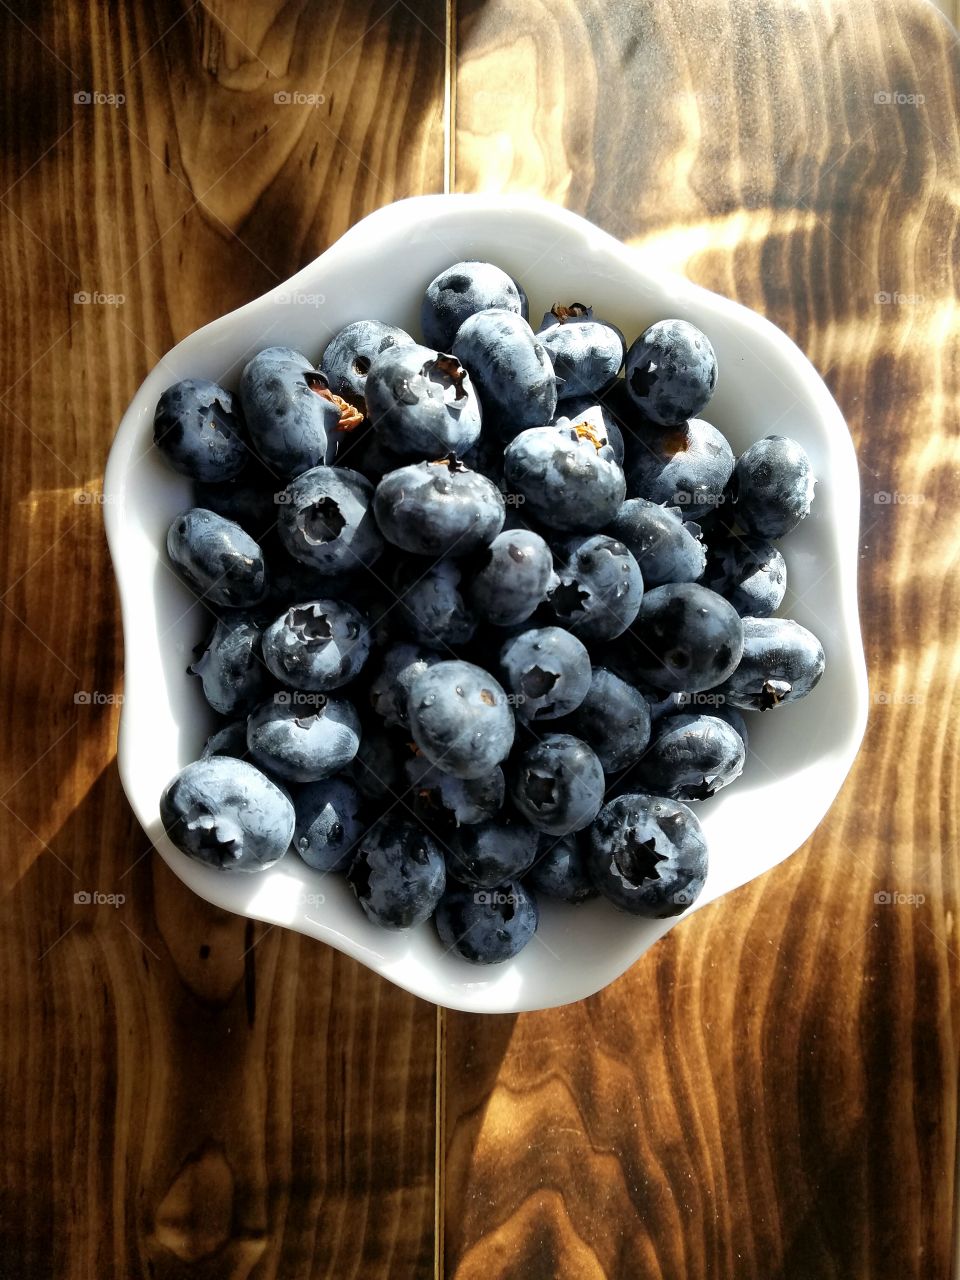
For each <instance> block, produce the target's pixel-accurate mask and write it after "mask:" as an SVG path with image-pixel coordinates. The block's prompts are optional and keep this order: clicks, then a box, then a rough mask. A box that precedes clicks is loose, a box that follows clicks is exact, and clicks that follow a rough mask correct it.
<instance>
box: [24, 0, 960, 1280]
mask: <svg viewBox="0 0 960 1280" xmlns="http://www.w3.org/2000/svg"><path fill="white" fill-rule="evenodd" d="M0 24H2V37H3V38H2V54H0V57H2V68H3V70H2V77H0V80H2V85H3V89H2V92H3V98H4V111H3V119H2V131H3V132H2V181H0V220H2V228H3V234H2V240H0V255H2V256H0V262H2V270H0V287H2V290H3V294H4V305H3V309H2V312H0V316H2V332H3V342H2V346H0V387H2V388H3V390H2V393H0V415H2V426H3V433H4V439H5V465H4V466H3V488H4V493H3V505H2V511H3V537H2V554H3V556H4V559H5V566H4V570H5V571H4V582H3V592H4V594H3V596H2V602H3V626H2V630H0V644H2V650H0V672H2V678H3V681H4V685H5V690H4V705H5V708H6V715H5V728H6V735H7V740H6V747H5V750H4V752H3V757H2V792H0V815H2V820H3V845H2V848H3V863H2V866H3V887H4V894H3V899H2V905H0V972H2V975H3V978H2V984H0V1098H2V1099H3V1113H2V1123H0V1276H2V1277H3V1280H49V1278H50V1277H56V1280H110V1278H112V1277H118V1278H121V1280H128V1278H131V1277H141V1276H152V1277H158V1278H160V1280H174V1278H176V1277H183V1278H186V1277H198V1278H204V1280H206V1278H213V1277H216V1278H217V1280H220V1278H221V1277H231V1278H236V1280H242V1278H243V1277H247V1276H250V1277H253V1278H255V1280H266V1278H267V1277H280V1278H282V1280H307V1277H310V1278H311V1280H312V1278H315V1277H331V1278H334V1280H347V1278H348V1277H358V1278H360V1280H379V1278H380V1277H383V1278H385V1280H386V1278H389V1280H407V1278H408V1277H409V1278H411V1280H420V1278H421V1277H424V1278H428V1277H432V1276H434V1275H437V1276H444V1277H456V1280H500V1278H502V1277H509V1278H511V1280H513V1278H516V1280H601V1278H603V1280H612V1278H613V1277H617V1280H660V1278H662V1280H770V1278H771V1277H782V1278H783V1280H908V1278H910V1277H916V1278H917V1280H947V1277H948V1276H949V1275H950V1274H951V1254H952V1248H953V1246H952V1236H953V1230H954V1217H955V1215H954V1202H955V1190H956V1188H955V1180H954V1166H955V1156H956V1141H957V1066H958V1038H960V1028H958V1014H960V1009H958V999H957V980H958V942H957V912H958V907H960V902H958V872H960V856H958V830H957V825H958V795H957V740H958V733H960V717H958V716H957V714H956V702H955V699H956V690H957V682H958V677H960V648H958V646H957V644H956V641H955V636H956V628H957V618H958V608H960V599H958V594H960V593H958V584H960V579H958V575H957V572H956V562H957V555H958V552H957V547H958V541H957V532H958V530H957V522H956V519H955V516H954V513H955V511H956V509H957V506H958V485H960V467H958V462H960V452H958V443H957V428H956V423H957V407H958V393H960V376H958V375H960V364H958V324H957V322H958V308H957V300H956V299H957V291H956V276H957V254H958V244H960V236H958V218H957V209H958V196H960V184H958V170H960V164H958V160H960V139H958V123H957V122H958V111H957V107H958V101H957V99H958V77H957V68H958V50H957V42H956V35H955V32H954V31H953V30H952V29H951V28H950V27H949V26H948V24H947V22H946V21H945V20H944V19H942V18H941V17H940V16H939V15H938V14H937V13H936V11H935V10H934V9H933V8H932V7H931V6H929V5H927V4H926V3H924V2H923V0H903V2H902V3H896V4H895V3H889V2H886V0H783V2H778V0H751V2H750V3H748V2H747V0H728V2H726V3H724V2H721V0H702V3H699V4H697V3H693V0H684V2H683V3H681V2H680V0H660V2H659V3H657V2H656V0H633V2H632V3H626V4H616V5H611V4H606V3H603V0H581V2H580V3H576V4H575V3H573V2H572V0H553V2H552V3H538V2H537V0H510V2H509V3H508V2H507V0H489V2H487V3H484V2H483V0H459V3H454V0H449V3H448V8H447V9H446V10H445V9H444V7H443V4H442V3H441V0H423V2H422V3H420V4H418V5H413V4H408V3H407V2H406V0H369V2H364V0H357V3H354V4H350V5H346V4H343V5H337V4H329V5H323V4H320V3H314V2H312V0H286V2H285V3H284V2H283V0H249V2H248V3H245V4H240V3H234V4H228V3H227V0H216V3H214V2H213V0H210V2H208V3H206V4H202V3H190V2H189V0H154V3H150V4H148V3H145V0H127V3H126V4H124V5H120V6H115V5H111V4H108V3H107V0H87V2H83V0H73V2H72V3H67V2H66V0H64V2H63V3H60V4H57V5H47V6H42V7H41V6H37V5H35V4H30V3H27V0H2V3H0ZM283 91H286V92H290V93H294V92H299V93H307V94H310V93H313V94H322V95H323V97H324V101H323V104H322V105H320V106H311V105H298V104H297V103H296V102H293V103H290V104H287V105H284V104H282V103H277V102H276V101H275V97H274V95H275V94H276V93H277V92H283ZM83 94H87V95H90V96H92V97H93V100H92V101H88V100H85V99H84V98H82V97H78V95H83ZM111 95H112V96H113V98H114V101H112V102H111V101H110V97H111ZM119 95H123V101H122V102H117V101H116V98H117V97H118V96H119ZM104 96H105V97H104ZM445 186H446V187H448V188H449V189H451V190H464V191H469V190H478V189H479V190H495V191H507V190H510V191H517V190H524V191H535V192H538V193H540V194H542V195H544V196H547V197H550V198H551V199H554V200H557V201H561V202H563V203H565V204H567V205H568V206H569V207H571V208H573V209H575V210H577V211H578V212H581V213H583V214H585V215H586V216H587V217H589V218H591V219H593V220H594V221H595V222H597V223H599V224H600V225H601V226H603V227H605V228H606V229H607V230H609V231H611V232H613V233H614V234H615V235H618V236H621V237H623V238H624V239H627V240H629V241H630V242H631V243H632V244H634V245H636V246H637V247H638V248H639V249H640V250H641V251H642V252H644V253H646V254H648V255H649V257H650V260H651V261H654V262H657V263H660V264H663V265H667V266H670V267H674V268H677V269H680V270H683V271H685V272H687V273H688V274H689V275H690V276H691V277H692V278H694V279H696V280H697V281H699V282H701V283H702V284H705V285H707V286H708V287H710V288H713V289H717V290H719V291H721V292H722V293H726V294H729V295H731V296H733V297H736V298H738V299H740V300H741V301H743V302H745V303H747V304H748V305H750V306H753V307H756V308H758V309H759V310H760V311H762V312H763V313H764V314H765V315H767V316H769V317H770V318H771V319H772V320H773V321H775V322H776V323H777V324H779V325H781V326H782V327H783V328H784V329H785V330H786V331H787V332H788V333H790V334H791V335H792V336H793V337H794V338H795V339H796V341H797V342H798V343H799V344H800V346H801V347H802V348H803V349H804V350H805V351H806V352H807V353H808V354H809V355H810V357H811V359H812V360H813V361H814V363H815V364H816V365H817V367H818V368H819V369H820V370H821V372H822V373H823V375H824V376H825V377H826V379H827V381H828V382H829V384H830V387H831V389H832V391H833V392H834V394H835V396H836V397H837V399H838V401H839V403H840V405H841V407H842V409H843V410H844V412H845V414H846V416H847V420H848V422H849V423H850V427H851V430H852V432H853V434H854V437H855V439H856V443H857V447H858V449H859V454H860V460H861V474H862V481H863V507H862V559H861V566H862V579H861V597H860V598H861V611H862V617H863V625H864V629H865V639H866V646H867V653H868V661H869V665H870V672H871V689H872V692H873V702H874V706H873V708H872V716H871V723H870V728H869V731H868V735H867V740H866V743H865V745H864V749H863V751H862V753H861V755H860V758H859V761H858V763H857V765H856V767H855V769H854V771H853V774H852V776H851V778H850V780H849V782H848V783H847V785H846V787H845V788H844V791H843V793H842V795H841V797H840V800H839V801H838V802H837V804H836V805H835V806H834V808H833V810H832V812H831V814H830V816H829V817H828V819H827V820H826V821H825V822H824V823H823V825H822V826H821V828H820V830H819V831H818V832H817V834H816V836H815V837H814V838H813V839H812V840H811V841H810V842H809V843H808V844H807V845H806V846H805V847H804V849H803V850H802V851H801V852H800V853H798V854H797V855H796V856H795V857H794V858H792V859H790V860H789V862H787V863H786V864H785V865H784V866H782V867H780V868H778V869H777V870H776V871H774V872H772V873H770V874H769V875H767V876H765V877H764V878H763V879H762V880H761V881H759V882H755V883H754V884H752V885H749V886H747V887H746V888H744V889H742V890H740V891H739V892H737V893H735V894H733V895H732V896H731V897H729V898H727V899H725V900H724V901H723V902H721V903H719V904H717V905H715V906H712V907H710V908H709V909H707V910H705V911H704V912H702V913H701V914H699V915H698V916H697V917H696V918H695V919H693V920H691V921H690V922H689V923H688V924H687V925H685V926H683V927H681V928H678V929H677V930H676V931H674V932H673V933H671V934H670V936H669V937H668V938H667V939H666V940H665V941H663V942H662V943H661V944H660V945H658V946H657V947H655V948H654V949H653V950H652V951H651V952H650V953H649V954H648V955H647V956H646V957H645V958H644V959H643V960H642V961H641V962H640V963H639V964H637V965H636V966H635V967H634V968H633V969H632V970H631V971H630V972H629V973H628V974H627V975H626V976H625V977H623V978H622V979H621V980H620V981H619V982H617V983H616V984H614V985H613V986H612V987H611V988H610V989H608V990H607V991H605V992H603V993H602V994H600V995H598V996H596V997H595V998H593V999H591V1000H588V1001H585V1002H584V1003H582V1004H578V1005H575V1006H573V1007H570V1008H565V1009H560V1010H556V1011H553V1012H549V1013H543V1014H525V1015H523V1016H521V1017H516V1018H512V1017H503V1018H480V1017H466V1016H461V1015H454V1014H446V1013H438V1012H437V1010H435V1009H434V1008H432V1007H431V1006H429V1005H426V1004H423V1003H421V1002H419V1001H417V1000H416V999H414V998H412V997H409V996H406V995H404V994H402V993H400V992H398V991H397V990H395V989H394V988H392V987H391V986H388V985H387V984H386V983H384V982H382V981H380V980H378V979H377V978H375V977H373V976H372V975H370V974H369V973H368V972H366V971H365V970H363V969H361V968H359V967H358V966H357V965H356V964H354V963H353V962H351V961H349V960H347V959H345V958H343V957H341V956H339V955H337V954H335V953H334V952H332V951H330V950H328V949H327V948H325V947H323V946H321V945H319V944H316V943H313V942H309V941H307V940H305V939H303V938H300V937H297V936H294V935H292V934H288V933H284V932H283V931H281V930H279V929H272V930H270V929H263V928H261V927H254V926H253V925H251V924H248V923H246V922H245V921H243V920H240V919H235V918H233V917H230V916H227V915H224V914H222V913H219V912H217V911H215V910H213V909H212V908H210V907H208V906H206V905H205V904H204V903H203V902H201V901H199V900H198V899H196V898H194V897H191V896H190V894H189V893H188V892H187V891H186V890H185V889H184V888H183V887H182V886H181V885H180V883H179V882H178V881H177V880H176V879H175V878H174V877H173V876H172V875H171V874H170V873H169V872H168V871H167V870H166V868H165V866H164V864H163V863H162V862H161V861H160V860H159V858H157V857H156V856H154V855H151V854H149V850H148V846H147V842H146V840H145V837H144V836H143V834H142V832H141V831H140V830H139V828H138V827H137V825H136V823H135V822H134V820H133V819H132V817H131V815H130V813H129V811H128V809H127V807H126V804H125V803H124V798H123V795H122V793H121V790H120V786H119V783H118V780H117V774H116V769H115V766H114V751H115V735H116V707H115V705H114V697H115V694H116V693H117V692H118V691H119V690H120V689H121V687H122V686H121V654H122V649H121V634H120V627H119V622H118V613H117V606H116V595H115V591H114V587H113V583H112V578H111V572H110V567H109V564H108V560H107V553H106V548H105V545H104V539H103V532H102V522H101V510H100V505H99V503H98V500H97V499H98V492H99V478H100V475H101V471H102V467H103V461H104V456H105V454H106V450H107V448H108V445H109V443H110V440H111V437H112V434H113V431H114V428H115V426H116V423H117V422H118V420H119V418H120V415H121V413H122V411H123V409H124V407H125V406H126V404H127V402H128V400H129V399H130V397H131V395H132V393H133V392H134V390H135V389H136V387H137V385H138V384H139V382H140V379H141V378H142V377H143V375H144V374H145V373H146V371H147V370H148V369H149V368H150V367H151V366H152V365H153V363H154V362H155V361H156V360H157V358H158V357H159V356H160V355H161V354H162V352H163V351H164V350H165V349H166V348H168V347H169V346H171V345H172V344H173V343H174V342H176V341H177V340H178V339H180V338H181V337H182V336H183V335H185V334H186V333H188V332H190V331H191V330H192V329H194V328H196V327H197V326H198V325H200V324H202V323H204V322H205V321H207V320H210V319H212V318H213V317H214V316H217V315H219V314H221V313H222V312H224V311H228V310H230V309H231V308H233V307H235V306H237V305H238V304H240V303H242V302H244V301H245V300H247V299H249V298H252V297H254V296H255V295H257V294H259V293H260V292H262V291H263V290H264V289H266V288H267V287H268V286H270V285H272V284H274V283H275V282H276V281H278V280H280V279H283V278H285V277H286V276H288V275H289V274H290V273H291V272H293V271H294V270H295V269H297V268H298V267H300V266H301V265H302V264H304V263H305V262H307V261H309V260H310V259H311V258H313V257H314V256H315V255H316V254H318V253H320V252H321V251H322V250H323V249H324V248H325V247H326V246H327V245H328V244H329V243H330V242H331V241H332V240H334V239H336V237H337V236H339V235H340V234H341V233H342V232H343V231H345V230H346V228H347V227H348V226H350V224H351V223H352V222H354V221H355V220H356V219H357V218H359V217H360V216H362V215H363V214H364V213H366V212H367V211H369V210H370V209H373V208H375V207H377V206H379V205H382V204H384V203H386V202H388V201H390V200H394V199H397V198H399V197H402V196H406V195H411V194H414V193H418V192H432V191H441V190H443V189H444V188H445ZM83 297H90V298H91V299H92V300H91V301H88V302H86V303H84V302H83V301H82V299H83ZM881 495H892V500H891V501H889V502H887V501H884V500H882V498H881ZM81 693H82V694H85V695H89V697H86V698H84V699H81V698H80V697H79V695H80V694H81ZM93 890H98V891H100V892H101V893H107V894H110V893H113V894H122V895H124V898H125V901H124V902H123V903H122V905H119V906H108V905H103V906H99V907H97V906H92V905H84V904H82V903H78V902H77V901H76V895H77V894H78V893H82V892H84V891H88V892H89V891H93ZM883 891H889V892H891V893H892V892H897V893H900V894H908V895H914V896H916V895H922V896H923V899H924V900H923V902H922V904H921V905H907V904H901V905H893V904H891V905H884V904H883V903H882V902H878V901H877V899H876V895H877V894H878V893H881V892H883Z"/></svg>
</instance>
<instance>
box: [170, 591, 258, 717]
mask: <svg viewBox="0 0 960 1280" xmlns="http://www.w3.org/2000/svg"><path fill="white" fill-rule="evenodd" d="M188 669H189V671H190V674H191V675H195V676H199V677H200V680H201V683H202V685H203V696H204V697H205V698H206V700H207V701H208V702H209V703H210V705H211V707H213V709H214V711H218V712H219V713H220V714H221V715H223V716H229V715H235V714H237V713H238V712H244V713H246V712H247V711H249V710H250V708H251V707H252V706H253V704H254V703H255V702H257V701H258V700H259V699H260V698H261V697H262V696H263V689H264V684H265V681H266V674H267V673H266V669H265V667H264V665H263V656H262V653H261V649H260V628H259V626H257V624H256V622H254V620H253V619H252V618H251V617H249V616H248V615H247V614H240V613H238V614H231V615H228V616H227V617H225V618H221V619H220V620H219V621H218V622H217V624H216V626H215V627H214V629H213V631H212V633H211V635H210V639H209V640H208V641H207V644H206V648H205V649H204V651H203V653H202V654H201V656H200V657H199V658H198V659H197V661H196V662H194V663H193V664H192V665H191V666H190V667H189V668H188Z"/></svg>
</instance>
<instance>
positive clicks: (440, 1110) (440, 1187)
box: [433, 1005, 447, 1280]
mask: <svg viewBox="0 0 960 1280" xmlns="http://www.w3.org/2000/svg"><path fill="white" fill-rule="evenodd" d="M446 1038H447V1019H446V1010H445V1009H444V1008H442V1007H441V1006H440V1005H437V1030H436V1036H435V1040H436V1046H437V1065H436V1073H435V1074H436V1081H437V1085H436V1090H437V1101H436V1117H435V1120H434V1126H433V1128H434V1133H435V1134H436V1148H435V1151H434V1159H433V1167H434V1169H435V1171H436V1172H435V1177H436V1183H435V1186H434V1193H433V1205H434V1223H433V1259H434V1261H433V1274H434V1280H443V1276H444V1266H445V1261H446V1260H445V1258H444V1248H443V1225H444V1218H445V1208H446V1196H445V1188H446V1160H445V1156H444V1153H445V1151H446V1126H445V1121H446V1113H447V1087H446V1086H447V1074H446V1061H447V1045H446Z"/></svg>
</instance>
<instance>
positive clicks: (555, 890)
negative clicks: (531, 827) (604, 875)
mask: <svg viewBox="0 0 960 1280" xmlns="http://www.w3.org/2000/svg"><path fill="white" fill-rule="evenodd" d="M524 879H525V882H526V883H527V884H528V885H529V886H530V888H531V889H534V890H535V891H536V892H537V893H542V894H546V896H547V897H548V898H559V899H560V901H561V902H569V903H572V904H573V905H575V906H576V905H579V903H581V902H586V901H587V900H588V899H589V898H595V897H596V896H597V892H598V891H597V888H596V886H595V885H594V883H593V881H592V880H591V879H590V873H589V871H588V869H587V861H586V858H585V857H584V855H583V851H582V850H581V848H580V840H579V837H578V836H576V835H575V834H571V835H567V836H561V837H560V839H559V840H558V839H557V838H556V837H555V836H548V835H541V837H540V843H539V845H538V846H537V860H536V862H535V863H534V864H533V866H532V867H531V868H530V870H529V871H528V872H527V874H526V876H525V877H524Z"/></svg>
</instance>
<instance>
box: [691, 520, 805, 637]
mask: <svg viewBox="0 0 960 1280" xmlns="http://www.w3.org/2000/svg"><path fill="white" fill-rule="evenodd" d="M703 581H704V584H705V585H706V586H708V587H710V589H711V590H712V591H718V592H719V593H720V595H722V596H725V597H726V598H727V599H728V600H729V601H730V603H731V604H732V605H733V607H734V608H735V609H736V611H737V613H739V614H740V616H741V617H751V618H767V617H769V616H770V614H772V613H776V611H777V610H778V609H779V608H780V605H781V603H782V601H783V597H784V595H785V593H786V590H787V566H786V563H785V562H784V559H783V556H782V555H781V553H780V551H779V550H778V549H777V547H776V546H774V544H773V543H772V542H771V541H770V540H769V539H768V538H751V537H742V538H741V537H738V536H737V535H735V534H734V535H732V536H730V537H729V538H726V539H725V540H723V541H722V542H719V543H715V544H714V545H713V546H712V547H711V549H710V557H709V562H708V564H707V571H706V574H705V575H704V579H703Z"/></svg>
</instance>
